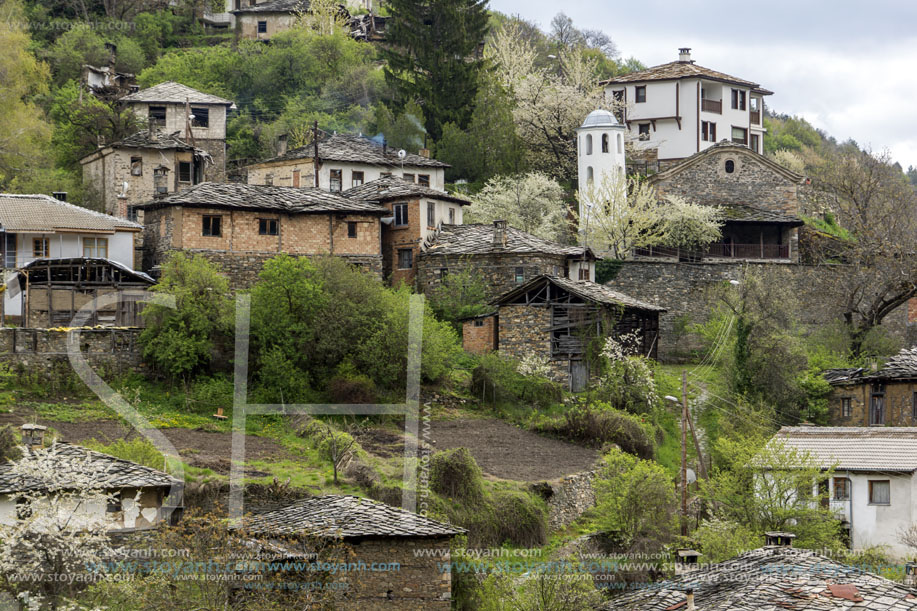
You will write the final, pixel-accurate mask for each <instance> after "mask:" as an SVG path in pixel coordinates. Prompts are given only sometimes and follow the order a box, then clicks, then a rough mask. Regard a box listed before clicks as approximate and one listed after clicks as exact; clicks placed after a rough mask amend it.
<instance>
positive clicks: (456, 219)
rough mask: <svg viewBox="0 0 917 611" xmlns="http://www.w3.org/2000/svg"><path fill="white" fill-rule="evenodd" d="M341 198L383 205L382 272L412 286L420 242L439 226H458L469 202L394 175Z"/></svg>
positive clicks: (355, 189) (367, 184) (390, 278)
mask: <svg viewBox="0 0 917 611" xmlns="http://www.w3.org/2000/svg"><path fill="white" fill-rule="evenodd" d="M343 195H344V197H347V198H351V199H353V198H356V199H360V200H363V201H368V202H374V203H377V204H380V205H382V206H384V207H385V208H386V209H387V210H388V211H389V213H390V216H387V217H386V218H383V219H382V222H383V223H384V225H383V228H382V273H383V275H384V276H385V277H386V278H388V279H389V281H390V282H391V283H392V284H393V285H394V284H399V283H402V282H403V283H405V284H408V285H413V284H414V276H415V270H416V266H415V264H414V262H415V261H416V260H417V256H418V255H419V254H420V248H421V245H422V244H423V243H424V240H426V239H427V238H429V237H430V236H431V235H433V234H434V233H435V232H436V231H437V230H438V229H439V227H441V226H442V225H443V224H449V225H461V224H462V208H463V207H464V206H466V205H468V204H470V203H471V202H470V201H468V200H467V199H465V198H463V197H458V196H455V195H450V194H449V193H446V192H445V191H438V190H436V189H431V188H430V187H425V186H423V185H420V184H417V183H413V182H408V181H406V180H404V179H403V178H399V177H396V176H387V177H384V178H379V179H377V180H373V181H370V182H368V183H365V184H363V185H360V186H358V187H353V188H352V189H348V190H347V191H344V193H343Z"/></svg>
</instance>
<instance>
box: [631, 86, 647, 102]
mask: <svg viewBox="0 0 917 611" xmlns="http://www.w3.org/2000/svg"><path fill="white" fill-rule="evenodd" d="M634 101H635V102H638V103H639V102H646V85H640V86H639V87H634Z"/></svg>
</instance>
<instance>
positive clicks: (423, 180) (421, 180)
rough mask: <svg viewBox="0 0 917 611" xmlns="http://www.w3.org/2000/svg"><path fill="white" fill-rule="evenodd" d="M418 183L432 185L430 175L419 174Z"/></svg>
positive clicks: (425, 185)
mask: <svg viewBox="0 0 917 611" xmlns="http://www.w3.org/2000/svg"><path fill="white" fill-rule="evenodd" d="M417 184H418V185H420V186H422V187H429V186H430V175H429V174H418V175H417Z"/></svg>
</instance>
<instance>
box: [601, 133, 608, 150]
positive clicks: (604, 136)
mask: <svg viewBox="0 0 917 611" xmlns="http://www.w3.org/2000/svg"><path fill="white" fill-rule="evenodd" d="M602 152H603V153H607V152H608V134H602Z"/></svg>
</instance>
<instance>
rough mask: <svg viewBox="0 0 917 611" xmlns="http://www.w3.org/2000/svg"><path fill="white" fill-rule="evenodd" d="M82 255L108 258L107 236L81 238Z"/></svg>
mask: <svg viewBox="0 0 917 611" xmlns="http://www.w3.org/2000/svg"><path fill="white" fill-rule="evenodd" d="M83 256H84V257H98V258H99V259H107V258H108V238H83Z"/></svg>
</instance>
